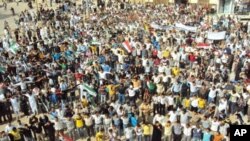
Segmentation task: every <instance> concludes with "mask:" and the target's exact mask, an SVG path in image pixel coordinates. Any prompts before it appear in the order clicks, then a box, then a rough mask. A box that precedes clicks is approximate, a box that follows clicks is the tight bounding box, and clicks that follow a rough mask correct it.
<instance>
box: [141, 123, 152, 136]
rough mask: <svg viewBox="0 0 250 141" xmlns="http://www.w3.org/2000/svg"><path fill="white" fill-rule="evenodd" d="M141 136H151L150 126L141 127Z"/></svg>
mask: <svg viewBox="0 0 250 141" xmlns="http://www.w3.org/2000/svg"><path fill="white" fill-rule="evenodd" d="M142 128H143V135H150V134H151V128H150V125H143V127H142Z"/></svg>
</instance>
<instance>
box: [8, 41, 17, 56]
mask: <svg viewBox="0 0 250 141" xmlns="http://www.w3.org/2000/svg"><path fill="white" fill-rule="evenodd" d="M18 50H19V45H18V44H17V43H16V42H12V43H10V49H9V51H10V52H12V53H13V54H16V53H17V51H18Z"/></svg>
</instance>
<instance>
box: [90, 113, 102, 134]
mask: <svg viewBox="0 0 250 141" xmlns="http://www.w3.org/2000/svg"><path fill="white" fill-rule="evenodd" d="M92 118H93V119H94V123H95V132H98V131H99V129H100V128H101V127H102V121H103V116H102V115H100V114H99V112H96V113H95V114H93V115H92Z"/></svg>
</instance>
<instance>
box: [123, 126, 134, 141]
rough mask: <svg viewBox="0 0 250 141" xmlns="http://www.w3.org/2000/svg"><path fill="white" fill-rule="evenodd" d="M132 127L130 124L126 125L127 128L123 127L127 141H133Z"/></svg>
mask: <svg viewBox="0 0 250 141" xmlns="http://www.w3.org/2000/svg"><path fill="white" fill-rule="evenodd" d="M133 132H134V129H133V128H132V127H131V126H128V127H127V128H125V130H124V135H125V138H126V140H127V141H133V139H134V136H133V135H134V133H133Z"/></svg>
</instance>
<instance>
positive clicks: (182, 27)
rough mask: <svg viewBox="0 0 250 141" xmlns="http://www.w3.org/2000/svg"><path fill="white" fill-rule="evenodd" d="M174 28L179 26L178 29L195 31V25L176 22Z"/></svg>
mask: <svg viewBox="0 0 250 141" xmlns="http://www.w3.org/2000/svg"><path fill="white" fill-rule="evenodd" d="M175 27H176V28H179V29H180V30H186V31H190V32H196V30H197V27H193V26H187V25H184V24H181V23H176V24H175Z"/></svg>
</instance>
